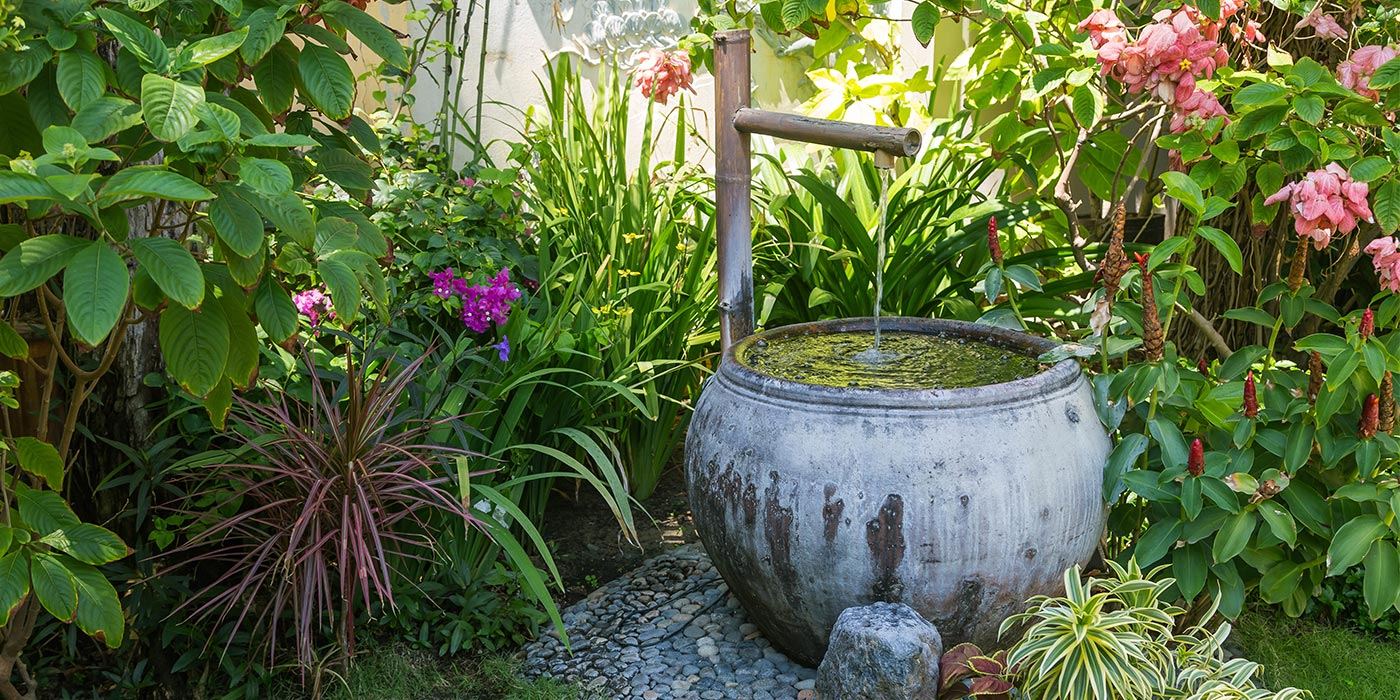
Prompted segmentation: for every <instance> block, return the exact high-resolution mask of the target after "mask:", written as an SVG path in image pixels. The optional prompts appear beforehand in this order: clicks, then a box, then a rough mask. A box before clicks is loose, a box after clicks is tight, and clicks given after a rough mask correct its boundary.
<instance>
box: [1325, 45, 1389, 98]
mask: <svg viewBox="0 0 1400 700" xmlns="http://www.w3.org/2000/svg"><path fill="white" fill-rule="evenodd" d="M1397 56H1400V50H1396V49H1393V48H1391V47H1389V46H1363V47H1361V48H1359V49H1357V50H1356V51H1353V52H1352V54H1351V57H1350V58H1348V59H1347V60H1345V61H1342V62H1341V63H1339V64H1337V80H1338V82H1340V83H1341V84H1342V85H1344V86H1346V87H1348V88H1350V89H1352V90H1355V91H1356V94H1358V95H1361V96H1362V97H1369V98H1371V99H1372V100H1377V101H1379V100H1380V98H1381V96H1380V93H1378V92H1376V91H1375V90H1372V89H1371V88H1370V83H1371V76H1372V75H1375V73H1376V69H1377V68H1380V67H1381V66H1383V65H1385V64H1386V63H1389V62H1390V61H1391V60H1392V59H1394V58H1396V57H1397Z"/></svg>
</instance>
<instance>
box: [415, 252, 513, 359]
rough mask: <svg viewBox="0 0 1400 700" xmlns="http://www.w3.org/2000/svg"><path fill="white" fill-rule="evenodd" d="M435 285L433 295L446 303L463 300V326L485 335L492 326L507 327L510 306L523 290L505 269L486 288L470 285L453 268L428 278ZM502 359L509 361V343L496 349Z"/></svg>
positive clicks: (432, 274) (431, 274) (435, 273)
mask: <svg viewBox="0 0 1400 700" xmlns="http://www.w3.org/2000/svg"><path fill="white" fill-rule="evenodd" d="M428 276H429V277H430V278H431V279H432V281H433V294H435V295H437V296H438V297H441V298H443V299H447V298H450V297H458V298H460V299H461V300H462V323H463V324H464V325H465V326H466V327H467V328H470V329H472V330H473V331H476V332H477V333H484V332H486V331H487V330H489V329H490V328H491V324H493V323H494V324H496V325H497V326H502V325H505V322H506V320H507V319H509V318H510V303H511V302H512V301H515V300H516V299H519V298H520V288H519V287H517V286H515V284H514V283H513V282H511V281H510V270H507V269H504V268H502V269H501V271H500V272H498V273H496V276H495V277H492V278H491V279H490V281H489V282H488V283H487V284H471V283H470V282H469V281H468V280H467V279H466V278H464V277H458V276H457V275H456V272H454V271H453V269H452V268H450V267H449V268H447V269H446V270H443V271H442V272H434V273H430V274H429V275H428ZM497 349H498V350H500V351H501V355H502V357H508V356H509V353H510V343H509V341H506V342H505V343H504V345H503V346H502V347H497Z"/></svg>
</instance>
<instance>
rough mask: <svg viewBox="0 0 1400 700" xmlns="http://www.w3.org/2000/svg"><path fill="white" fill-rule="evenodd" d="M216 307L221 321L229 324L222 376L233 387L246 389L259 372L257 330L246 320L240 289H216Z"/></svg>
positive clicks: (244, 299)
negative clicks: (221, 311) (222, 315)
mask: <svg viewBox="0 0 1400 700" xmlns="http://www.w3.org/2000/svg"><path fill="white" fill-rule="evenodd" d="M216 294H217V296H218V300H219V304H221V305H222V306H223V309H224V320H225V321H227V322H228V329H229V351H228V361H227V362H225V363H224V376H225V377H228V378H229V379H230V380H231V381H232V382H233V383H234V384H235V385H237V386H239V387H242V388H247V387H248V385H249V384H251V383H252V381H253V376H254V374H255V373H256V372H257V369H258V358H259V350H260V346H259V344H258V331H257V328H255V327H254V326H253V322H252V320H250V319H249V318H248V308H247V301H246V298H245V296H244V294H243V291H242V290H241V289H237V288H233V289H226V288H224V287H220V288H218V290H217V292H216Z"/></svg>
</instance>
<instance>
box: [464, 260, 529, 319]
mask: <svg viewBox="0 0 1400 700" xmlns="http://www.w3.org/2000/svg"><path fill="white" fill-rule="evenodd" d="M519 298H520V288H519V287H517V286H515V285H514V284H512V283H511V281H510V270H506V269H502V270H501V271H500V272H499V273H497V274H496V276H495V277H493V278H491V283H490V284H478V285H474V286H472V287H468V288H467V289H466V290H465V291H464V292H463V293H462V323H463V324H465V325H466V326H467V328H470V329H472V330H474V331H476V332H477V333H484V332H486V330H487V329H489V328H490V327H491V324H492V323H494V324H496V325H498V326H502V325H505V322H506V321H507V320H509V318H510V302H512V301H515V300H516V299H519Z"/></svg>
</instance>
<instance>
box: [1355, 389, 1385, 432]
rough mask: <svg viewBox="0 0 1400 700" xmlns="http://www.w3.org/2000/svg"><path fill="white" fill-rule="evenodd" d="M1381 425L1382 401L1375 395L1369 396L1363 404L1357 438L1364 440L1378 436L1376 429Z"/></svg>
mask: <svg viewBox="0 0 1400 700" xmlns="http://www.w3.org/2000/svg"><path fill="white" fill-rule="evenodd" d="M1380 424H1381V400H1380V397H1378V396H1376V395H1375V394H1367V395H1366V400H1365V401H1364V402H1362V404H1361V424H1360V425H1359V426H1358V427H1357V429H1356V436H1357V437H1359V438H1362V439H1365V438H1373V437H1375V436H1376V428H1378V427H1380Z"/></svg>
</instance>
